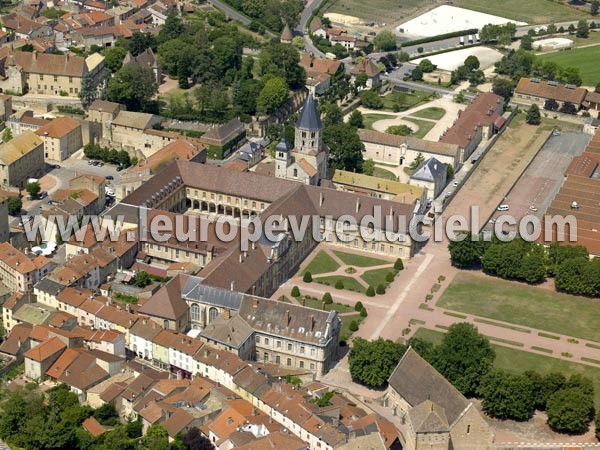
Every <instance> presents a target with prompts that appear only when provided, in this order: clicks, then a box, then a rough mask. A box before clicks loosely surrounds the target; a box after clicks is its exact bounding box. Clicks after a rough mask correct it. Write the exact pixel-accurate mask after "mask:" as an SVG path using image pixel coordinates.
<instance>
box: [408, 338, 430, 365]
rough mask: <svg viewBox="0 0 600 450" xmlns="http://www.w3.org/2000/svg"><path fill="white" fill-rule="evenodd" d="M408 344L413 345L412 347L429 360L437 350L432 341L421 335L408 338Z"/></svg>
mask: <svg viewBox="0 0 600 450" xmlns="http://www.w3.org/2000/svg"><path fill="white" fill-rule="evenodd" d="M407 345H408V346H409V347H412V349H413V350H414V351H415V352H417V354H418V355H419V356H420V357H421V358H423V359H424V360H425V361H427V362H430V361H431V358H432V357H433V355H434V352H435V347H434V345H433V344H432V343H431V342H430V341H426V340H425V339H421V338H419V337H414V336H413V337H411V338H410V339H409V340H408V342H407Z"/></svg>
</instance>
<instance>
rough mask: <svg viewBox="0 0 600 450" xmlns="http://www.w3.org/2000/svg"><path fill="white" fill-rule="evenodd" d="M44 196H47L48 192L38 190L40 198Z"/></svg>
mask: <svg viewBox="0 0 600 450" xmlns="http://www.w3.org/2000/svg"><path fill="white" fill-rule="evenodd" d="M46 197H48V193H47V192H46V191H42V192H40V200H43V199H45V198H46Z"/></svg>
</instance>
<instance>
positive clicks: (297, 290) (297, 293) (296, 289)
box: [292, 286, 300, 298]
mask: <svg viewBox="0 0 600 450" xmlns="http://www.w3.org/2000/svg"><path fill="white" fill-rule="evenodd" d="M292 297H294V298H298V297H300V288H299V287H298V286H294V287H293V288H292Z"/></svg>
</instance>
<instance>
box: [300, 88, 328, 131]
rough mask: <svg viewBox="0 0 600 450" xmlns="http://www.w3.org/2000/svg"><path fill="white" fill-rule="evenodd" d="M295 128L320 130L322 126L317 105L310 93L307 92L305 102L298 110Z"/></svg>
mask: <svg viewBox="0 0 600 450" xmlns="http://www.w3.org/2000/svg"><path fill="white" fill-rule="evenodd" d="M296 128H299V129H301V130H306V131H320V130H321V129H322V128H323V124H322V123H321V118H320V117H319V112H318V111H317V105H316V103H315V100H314V98H313V96H312V94H311V93H310V92H309V93H308V97H306V102H304V106H303V107H302V111H300V117H298V121H297V122H296Z"/></svg>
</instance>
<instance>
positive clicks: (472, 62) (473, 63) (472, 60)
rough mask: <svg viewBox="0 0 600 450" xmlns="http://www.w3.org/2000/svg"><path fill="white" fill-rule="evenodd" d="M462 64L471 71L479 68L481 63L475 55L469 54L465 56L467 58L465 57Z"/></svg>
mask: <svg viewBox="0 0 600 450" xmlns="http://www.w3.org/2000/svg"><path fill="white" fill-rule="evenodd" d="M463 65H464V66H465V68H466V69H467V70H468V71H470V72H471V71H473V70H477V69H479V67H480V65H481V63H480V62H479V59H478V58H477V56H475V55H470V56H467V58H466V59H465V61H464V63H463Z"/></svg>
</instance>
